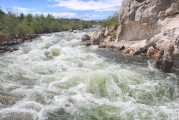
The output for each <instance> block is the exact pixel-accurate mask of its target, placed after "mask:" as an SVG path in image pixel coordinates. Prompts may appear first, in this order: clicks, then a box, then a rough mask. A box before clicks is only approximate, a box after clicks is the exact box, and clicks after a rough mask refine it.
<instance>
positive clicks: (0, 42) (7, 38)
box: [0, 34, 39, 53]
mask: <svg viewBox="0 0 179 120" xmlns="http://www.w3.org/2000/svg"><path fill="white" fill-rule="evenodd" d="M38 36H39V35H38V34H29V35H27V36H24V37H21V36H20V35H18V34H9V35H0V53H5V52H12V51H14V50H17V49H16V48H12V47H11V46H12V45H16V44H21V43H24V42H26V41H32V39H35V38H37V37H38Z"/></svg>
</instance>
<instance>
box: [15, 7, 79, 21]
mask: <svg viewBox="0 0 179 120" xmlns="http://www.w3.org/2000/svg"><path fill="white" fill-rule="evenodd" d="M13 10H15V11H17V13H23V14H25V15H27V14H29V13H31V14H33V15H41V14H43V15H45V16H47V15H48V14H51V15H53V16H54V17H64V18H76V16H77V13H74V12H44V11H42V10H37V9H33V8H32V9H29V8H23V7H13Z"/></svg>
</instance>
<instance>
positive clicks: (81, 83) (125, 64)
mask: <svg viewBox="0 0 179 120" xmlns="http://www.w3.org/2000/svg"><path fill="white" fill-rule="evenodd" d="M85 32H88V31H78V33H72V32H60V33H51V34H44V35H41V36H40V37H39V38H37V39H35V40H33V41H32V42H26V43H24V44H22V45H19V46H18V47H19V50H18V51H14V52H12V53H5V54H1V55H0V86H2V89H0V95H1V96H3V95H4V94H7V95H8V98H9V97H10V99H12V100H13V101H14V104H11V105H3V104H1V103H0V120H172V119H173V120H174V119H179V96H178V85H177V81H178V79H179V77H178V76H177V75H176V74H175V73H170V74H165V73H162V72H160V71H158V70H157V69H155V68H154V67H153V66H152V61H150V60H149V59H147V58H145V57H140V56H135V57H134V56H133V57H129V56H128V57H127V56H123V55H120V54H119V53H116V52H112V51H110V50H107V49H99V48H98V47H97V46H90V47H85V46H82V45H80V38H81V36H82V35H83V34H84V33H85Z"/></svg>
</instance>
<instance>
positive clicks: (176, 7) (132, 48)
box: [90, 0, 179, 72]
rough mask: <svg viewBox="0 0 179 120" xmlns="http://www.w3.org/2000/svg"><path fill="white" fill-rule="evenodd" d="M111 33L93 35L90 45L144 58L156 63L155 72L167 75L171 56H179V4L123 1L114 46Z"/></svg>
mask: <svg viewBox="0 0 179 120" xmlns="http://www.w3.org/2000/svg"><path fill="white" fill-rule="evenodd" d="M115 29H116V26H115ZM110 32H111V31H110V30H109V29H108V28H103V29H101V30H100V31H98V32H96V33H94V34H93V35H92V36H91V39H90V41H91V44H98V45H99V46H100V47H101V48H112V49H115V50H118V51H121V52H122V53H125V54H130V55H138V54H141V53H142V54H146V55H147V56H149V57H151V58H154V59H156V63H155V64H156V67H157V68H159V69H160V70H162V71H164V72H169V71H170V70H171V68H172V66H173V62H174V60H173V59H174V54H173V53H179V52H178V51H179V0H124V1H123V3H122V6H121V10H120V13H119V23H118V26H117V35H116V36H117V38H116V39H115V42H114V39H113V38H112V36H111V35H110ZM171 46H172V47H171ZM168 48H172V50H168Z"/></svg>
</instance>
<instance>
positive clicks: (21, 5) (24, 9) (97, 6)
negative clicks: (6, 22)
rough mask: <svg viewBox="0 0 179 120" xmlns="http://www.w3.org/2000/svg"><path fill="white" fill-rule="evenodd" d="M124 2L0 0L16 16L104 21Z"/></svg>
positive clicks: (116, 0)
mask: <svg viewBox="0 0 179 120" xmlns="http://www.w3.org/2000/svg"><path fill="white" fill-rule="evenodd" d="M121 3H122V0H0V6H1V9H2V10H4V11H6V12H7V11H12V12H14V13H15V14H20V13H24V14H28V13H31V14H33V15H36V14H37V15H40V14H44V15H47V14H52V15H53V16H54V17H63V18H78V19H83V20H102V19H105V18H107V17H109V16H111V15H112V14H114V13H115V12H118V11H119V9H120V5H121Z"/></svg>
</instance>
